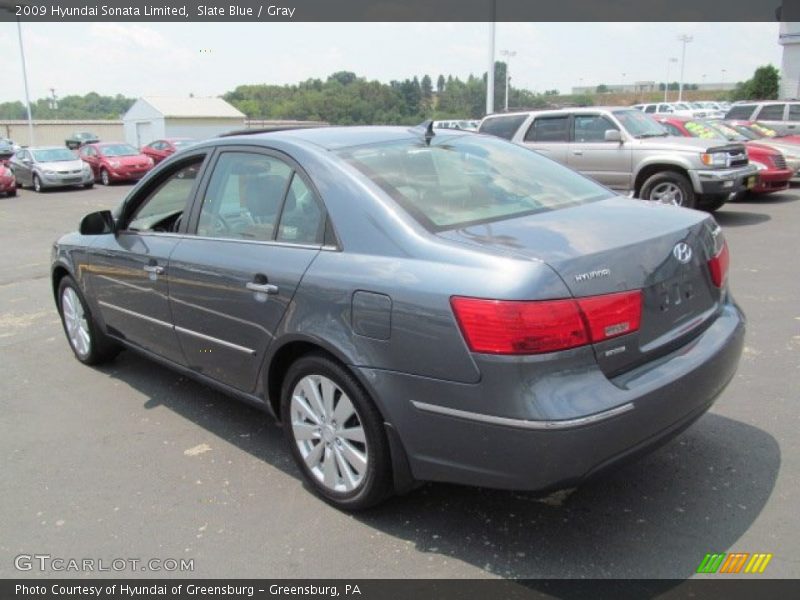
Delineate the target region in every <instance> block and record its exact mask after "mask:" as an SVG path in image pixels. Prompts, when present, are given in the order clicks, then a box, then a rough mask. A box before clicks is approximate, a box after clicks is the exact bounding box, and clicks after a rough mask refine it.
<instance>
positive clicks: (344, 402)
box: [290, 375, 369, 493]
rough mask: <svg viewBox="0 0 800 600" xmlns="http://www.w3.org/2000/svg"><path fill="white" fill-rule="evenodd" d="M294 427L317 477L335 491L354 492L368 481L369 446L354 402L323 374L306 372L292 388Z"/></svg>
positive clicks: (309, 468)
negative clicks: (365, 480) (307, 373)
mask: <svg viewBox="0 0 800 600" xmlns="http://www.w3.org/2000/svg"><path fill="white" fill-rule="evenodd" d="M290 418H291V431H292V437H293V438H294V441H295V444H296V445H297V448H298V450H299V451H300V456H301V457H302V459H303V461H304V462H305V464H306V466H307V467H308V470H309V471H310V472H311V474H312V475H313V477H314V478H315V479H316V480H317V481H318V482H319V483H320V484H322V485H323V486H324V487H325V488H326V489H328V490H330V491H333V492H340V493H341V492H345V493H349V492H353V491H354V490H356V489H357V488H358V487H359V486H360V485H361V484H362V482H363V481H364V478H365V476H366V474H367V466H368V464H369V450H368V448H367V442H366V435H365V432H364V427H363V425H362V420H361V417H360V415H359V414H358V411H357V410H356V408H355V406H354V405H353V402H352V401H351V400H350V398H349V397H348V396H347V394H346V393H345V392H344V391H343V390H342V389H341V388H340V387H339V386H338V385H336V383H335V382H334V381H333V380H331V379H329V378H328V377H325V376H323V375H306V376H305V377H303V378H302V379H300V381H298V382H297V385H296V386H295V388H294V391H293V392H292V397H291V403H290Z"/></svg>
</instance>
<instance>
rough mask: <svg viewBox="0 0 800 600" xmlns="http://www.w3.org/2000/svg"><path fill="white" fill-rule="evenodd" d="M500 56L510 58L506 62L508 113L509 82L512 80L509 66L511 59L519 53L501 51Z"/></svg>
mask: <svg viewBox="0 0 800 600" xmlns="http://www.w3.org/2000/svg"><path fill="white" fill-rule="evenodd" d="M500 54H502V55H503V56H507V57H508V60H507V61H506V112H508V80H509V79H511V78H510V77H509V76H508V71H509V69H508V66H509V65H510V64H511V59H512V58H513V57H515V56H516V55H517V53H516V51H514V50H500Z"/></svg>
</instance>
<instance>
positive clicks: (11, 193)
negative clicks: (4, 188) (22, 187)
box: [6, 188, 17, 198]
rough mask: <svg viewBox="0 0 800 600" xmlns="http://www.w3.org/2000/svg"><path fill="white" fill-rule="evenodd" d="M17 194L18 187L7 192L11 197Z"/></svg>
mask: <svg viewBox="0 0 800 600" xmlns="http://www.w3.org/2000/svg"><path fill="white" fill-rule="evenodd" d="M16 195H17V188H14V189H13V190H11V191H9V192H6V196H8V197H9V198H13V197H14V196H16Z"/></svg>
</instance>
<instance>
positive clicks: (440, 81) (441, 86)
mask: <svg viewBox="0 0 800 600" xmlns="http://www.w3.org/2000/svg"><path fill="white" fill-rule="evenodd" d="M444 86H445V82H444V75H439V78H438V79H437V80H436V93H438V94H441V93H442V92H443V91H444Z"/></svg>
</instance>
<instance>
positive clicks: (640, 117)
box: [614, 110, 668, 138]
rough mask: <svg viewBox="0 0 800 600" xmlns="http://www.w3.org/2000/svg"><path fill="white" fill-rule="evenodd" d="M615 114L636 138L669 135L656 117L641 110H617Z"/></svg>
mask: <svg viewBox="0 0 800 600" xmlns="http://www.w3.org/2000/svg"><path fill="white" fill-rule="evenodd" d="M614 116H615V117H617V119H618V120H619V122H620V123H622V126H623V127H624V128H625V129H627V130H628V133H630V134H631V135H632V136H633V137H635V138H645V137H664V136H666V135H668V134H667V130H666V129H664V128H663V127H662V126H661V125H660V124H659V123H658V122H657V121H656V120H655V119H653V118H652V117H650V116H648V115H646V114H645V113H643V112H641V111H639V110H615V111H614Z"/></svg>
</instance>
